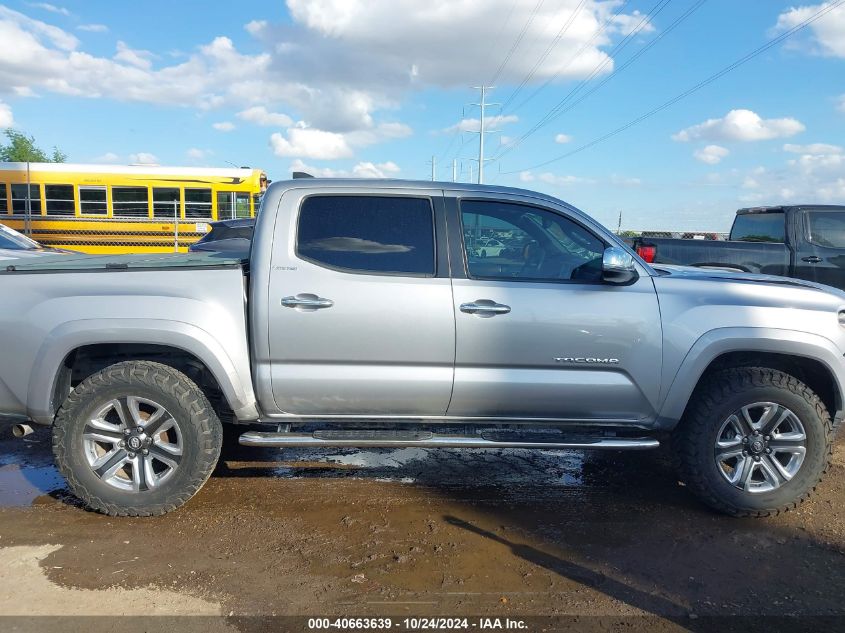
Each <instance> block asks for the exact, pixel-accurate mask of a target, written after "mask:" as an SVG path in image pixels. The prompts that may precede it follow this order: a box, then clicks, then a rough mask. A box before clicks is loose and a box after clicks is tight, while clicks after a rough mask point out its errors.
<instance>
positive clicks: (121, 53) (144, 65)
mask: <svg viewBox="0 0 845 633" xmlns="http://www.w3.org/2000/svg"><path fill="white" fill-rule="evenodd" d="M152 58H153V54H152V53H151V52H150V51H144V50H138V49H134V48H130V47H129V46H127V45H126V43H125V42H120V41H119V42H118V43H117V53H115V55H114V60H115V61H117V62H123V63H125V64H129V65H130V66H135V67H136V68H140V69H142V70H149V69H150V68H152V66H153V62H152Z"/></svg>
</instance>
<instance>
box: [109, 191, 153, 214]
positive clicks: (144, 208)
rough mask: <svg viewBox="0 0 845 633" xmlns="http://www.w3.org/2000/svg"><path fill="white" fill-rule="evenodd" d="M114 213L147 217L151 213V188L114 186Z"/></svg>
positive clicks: (112, 195)
mask: <svg viewBox="0 0 845 633" xmlns="http://www.w3.org/2000/svg"><path fill="white" fill-rule="evenodd" d="M111 199H112V207H113V209H114V215H115V216H120V217H130V218H146V217H149V215H150V206H149V190H148V189H147V188H146V187H112V188H111Z"/></svg>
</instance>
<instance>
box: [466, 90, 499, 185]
mask: <svg viewBox="0 0 845 633" xmlns="http://www.w3.org/2000/svg"><path fill="white" fill-rule="evenodd" d="M473 88H474V89H475V90H480V91H481V101H480V102H479V103H473V104H472V105H474V106H478V109H479V111H480V114H481V117H480V118H479V126H478V184H479V185H481V184H484V161H485V160H486V159H485V158H484V135H485V134H490V133H491V132H498V130H488V129H486V121H485V117H486V114H487V107H488V106H498V105H501V104H498V103H487V91H488V90H493V89H494V88H495V86H473ZM470 181H472V178H471V177H470Z"/></svg>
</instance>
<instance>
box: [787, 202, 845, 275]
mask: <svg viewBox="0 0 845 633" xmlns="http://www.w3.org/2000/svg"><path fill="white" fill-rule="evenodd" d="M798 224H799V227H800V229H803V230H802V235H801V237H802V238H803V239H802V240H801V243H800V246H799V247H798V248H799V251H798V254H797V260H798V261H797V262H796V271H797V274H796V276H797V277H799V278H801V279H809V280H810V281H815V282H818V283H820V284H826V285H828V286H833V287H835V288H842V289H845V210H843V209H842V208H841V207H840V208H831V207H817V208H809V209H806V210H804V211H802V212H801V218H800V221H799V223H798ZM800 229H799V230H800Z"/></svg>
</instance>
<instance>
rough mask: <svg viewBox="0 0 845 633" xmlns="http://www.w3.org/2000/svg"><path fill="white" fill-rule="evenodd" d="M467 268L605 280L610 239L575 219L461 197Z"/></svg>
mask: <svg viewBox="0 0 845 633" xmlns="http://www.w3.org/2000/svg"><path fill="white" fill-rule="evenodd" d="M461 221H462V223H463V234H464V248H465V252H466V258H467V272H468V273H469V275H470V277H474V278H477V279H524V280H539V281H600V280H601V260H602V254H603V252H604V247H605V244H604V242H602V241H601V240H600V239H598V238H597V237H596V236H595V235H593V234H592V233H591V232H590V231H588V230H587V229H585V228H584V227H582V226H581V225H579V224H576V223H575V222H573V221H572V220H569V219H568V218H566V217H564V216H562V215H559V214H557V213H554V212H552V211H547V210H545V209H539V208H537V207H530V206H526V205H521V204H511V203H505V202H494V201H486V200H485V201H481V200H464V201H462V202H461Z"/></svg>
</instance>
